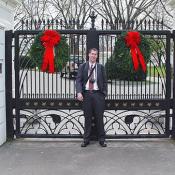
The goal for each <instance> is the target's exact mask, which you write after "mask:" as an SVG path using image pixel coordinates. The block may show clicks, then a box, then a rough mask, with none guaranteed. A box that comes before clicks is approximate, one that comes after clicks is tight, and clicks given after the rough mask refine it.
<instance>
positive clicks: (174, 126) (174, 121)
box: [172, 30, 175, 139]
mask: <svg viewBox="0 0 175 175" xmlns="http://www.w3.org/2000/svg"><path fill="white" fill-rule="evenodd" d="M173 42H174V53H173V58H174V59H173V70H174V72H173V75H174V76H175V30H174V31H173ZM174 78H175V77H173V115H172V138H173V139H175V79H174Z"/></svg>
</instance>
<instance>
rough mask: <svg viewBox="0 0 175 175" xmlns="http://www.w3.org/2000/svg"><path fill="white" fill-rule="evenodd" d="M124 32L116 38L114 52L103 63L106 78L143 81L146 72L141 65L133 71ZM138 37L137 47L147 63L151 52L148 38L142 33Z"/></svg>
mask: <svg viewBox="0 0 175 175" xmlns="http://www.w3.org/2000/svg"><path fill="white" fill-rule="evenodd" d="M126 34H127V33H126V32H123V33H122V34H121V36H120V37H119V38H118V39H117V41H116V43H115V47H114V52H113V53H112V56H111V57H110V58H109V59H108V61H107V62H106V64H105V67H106V71H107V78H108V79H119V80H128V81H135V80H138V81H143V80H145V79H146V75H147V72H145V73H144V72H143V71H142V69H141V67H139V69H138V70H137V71H134V69H133V63H132V58H131V53H130V48H128V47H127V46H126V43H125V36H126ZM140 37H141V43H140V45H139V48H140V51H141V52H142V54H143V56H144V59H145V63H146V64H147V63H148V61H149V60H150V57H151V53H152V50H151V48H150V40H149V39H148V38H146V37H144V36H143V35H140Z"/></svg>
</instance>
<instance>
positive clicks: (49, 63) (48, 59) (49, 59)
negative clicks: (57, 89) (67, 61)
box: [41, 47, 54, 73]
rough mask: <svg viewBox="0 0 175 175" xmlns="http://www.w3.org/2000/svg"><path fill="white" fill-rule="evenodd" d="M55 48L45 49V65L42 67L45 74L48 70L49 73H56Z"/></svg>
mask: <svg viewBox="0 0 175 175" xmlns="http://www.w3.org/2000/svg"><path fill="white" fill-rule="evenodd" d="M53 49H54V48H51V47H47V48H45V52H44V56H43V63H42V66H41V70H42V71H43V72H45V71H46V70H47V68H48V71H49V73H54V52H53Z"/></svg>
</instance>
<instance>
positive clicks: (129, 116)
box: [104, 110, 165, 136]
mask: <svg viewBox="0 0 175 175" xmlns="http://www.w3.org/2000/svg"><path fill="white" fill-rule="evenodd" d="M104 115H105V117H104V121H105V130H106V135H116V136H117V135H152V134H154V135H156V134H165V111H157V110H156V111H155V110H154V111H153V110H152V111H150V110H143V111H123V110H122V111H120V110H118V111H114V110H113V111H112V110H111V111H105V114H104Z"/></svg>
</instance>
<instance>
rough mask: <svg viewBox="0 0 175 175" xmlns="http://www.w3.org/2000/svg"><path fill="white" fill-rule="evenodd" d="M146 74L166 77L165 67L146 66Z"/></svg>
mask: <svg viewBox="0 0 175 175" xmlns="http://www.w3.org/2000/svg"><path fill="white" fill-rule="evenodd" d="M147 72H148V73H147V76H150V77H158V76H159V77H166V72H165V67H164V66H162V67H152V66H151V67H149V66H147Z"/></svg>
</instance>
